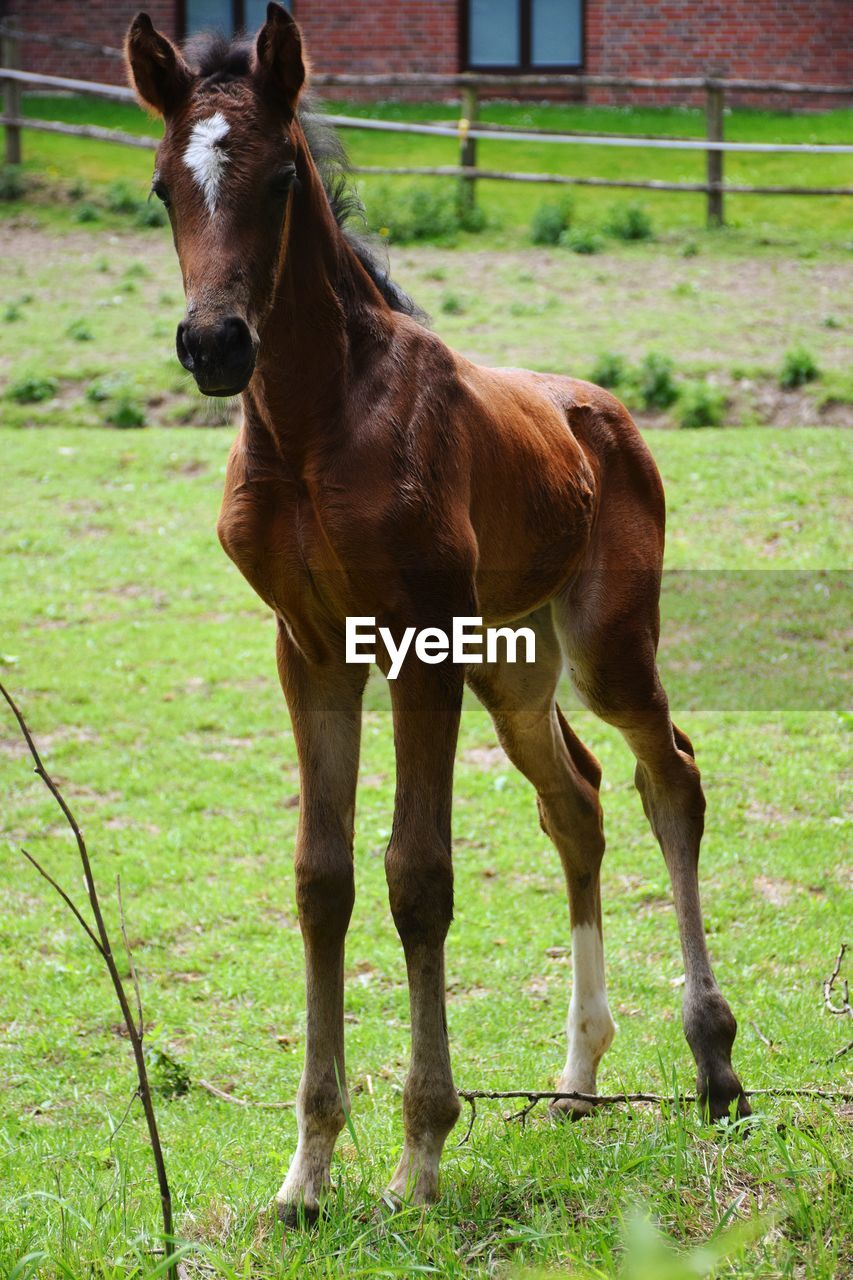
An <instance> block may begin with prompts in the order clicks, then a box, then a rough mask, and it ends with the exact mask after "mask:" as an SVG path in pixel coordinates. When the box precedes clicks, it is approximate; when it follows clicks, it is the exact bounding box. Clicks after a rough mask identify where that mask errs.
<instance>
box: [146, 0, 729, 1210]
mask: <svg viewBox="0 0 853 1280" xmlns="http://www.w3.org/2000/svg"><path fill="white" fill-rule="evenodd" d="M127 56H128V62H129V65H130V70H131V76H132V79H133V82H134V84H135V86H136V89H137V91H138V93H139V95H140V97H141V98H142V100H143V102H144V103H145V104H146V105H147V106H149V107H150V108H152V109H153V110H155V111H156V112H159V113H160V114H161V115H163V116H164V117H165V125H166V127H165V134H164V138H163V141H162V143H161V145H160V148H159V150H158V153H157V160H156V170H155V174H154V182H153V190H154V192H155V194H157V195H158V196H159V197H160V198H161V199H162V200H163V201H164V202H165V203H166V204H167V206H168V209H169V214H170V218H171V223H172V230H173V233H174V240H175V246H176V249H177V253H178V257H179V259H180V264H181V270H182V273H183V279H184V287H185V291H186V298H187V308H186V316H185V319H184V321H183V322H182V324H181V325H180V326H179V329H178V336H177V347H178V355H179V357H180V359H181V362H182V364H183V365H184V366H185V368H187V369H189V370H191V372H192V373H193V375H194V377H195V379H196V382H197V383H198V386H199V387H200V388H201V389H202V391H205V392H207V393H208V394H212V395H236V394H238V393H242V407H243V415H242V425H241V427H240V431H239V434H238V436H237V440H236V442H235V444H234V446H233V448H232V450H231V455H230V458H229V462H228V471H227V480H226V485H225V495H224V499H223V504H222V513H221V516H220V520H219V525H218V532H219V537H220V539H221V541H222V545H223V547H224V548H225V550H226V552H227V553H228V555H229V556H230V557H231V558H232V560H234V562H235V563H236V564H237V565H238V567H239V568H240V570H241V571H242V572H243V574H244V575H245V576H246V578H247V579H248V581H249V582H250V583H251V585H252V587H253V588H254V589H255V591H257V593H258V594H259V595H260V596H261V598H262V599H263V600H265V601H266V603H267V604H268V605H269V607H270V608H271V609H272V610H273V611H274V612H275V615H276V618H277V620H278V669H279V674H280V677H281V683H282V686H283V689H284V693H285V696H286V698H287V703H288V707H289V709H290V714H291V717H292V720H293V728H294V735H295V739H296V744H297V748H298V752H299V762H300V775H301V805H300V818H299V834H298V839H297V846H296V892H297V898H298V905H299V918H300V923H301V927H302V933H303V937H304V945H305V967H306V982H307V1001H308V1023H307V1039H306V1052H305V1068H304V1072H303V1076H302V1081H301V1084H300V1087H299V1095H298V1121H299V1142H298V1146H297V1149H296V1154H295V1155H294V1157H293V1161H292V1163H291V1165H290V1169H289V1172H288V1174H287V1178H286V1180H285V1183H284V1186H283V1187H282V1189H281V1191H280V1192H279V1197H278V1203H279V1208H280V1211H281V1214H282V1216H283V1217H284V1218H295V1217H296V1215H297V1213H303V1214H305V1215H307V1216H309V1217H311V1216H313V1215H315V1214H316V1212H317V1210H318V1205H319V1200H320V1197H321V1196H322V1193H323V1191H324V1190H325V1189H326V1188H327V1186H328V1184H329V1167H330V1162H331V1157H332V1151H333V1148H334V1145H335V1141H336V1139H337V1136H338V1134H339V1132H340V1130H341V1128H342V1126H343V1124H344V1115H345V1109H346V1108H347V1107H348V1105H349V1102H348V1096H347V1091H346V1082H345V1075H344V1035H343V999H344V939H345V935H346V931H347V926H348V924H349V920H350V914H351V911H352V907H353V899H354V879H353V857H352V849H353V817H354V805H355V791H356V778H357V772H358V756H359V736H360V728H361V700H362V692H363V689H364V684H365V679H366V673H367V667H365V666H364V665H353V664H348V663H347V662H346V660H345V643H344V636H345V624H346V620H347V618H351V617H364V616H368V617H374V618H375V619H376V620H377V624H379V625H384V626H385V627H387V628H388V629H389V631H390V633H391V634H392V635H393V636H394V637H395V638H399V636H400V635H402V633H403V632H404V631H405V629H406V628H407V627H410V626H414V627H417V628H418V629H421V628H424V627H438V628H441V629H442V630H443V631H445V632H446V633H450V632H451V629H452V623H453V619H454V617H460V616H463V617H479V618H482V619H483V620H484V623H485V624H487V625H498V624H502V623H509V622H517V621H519V620H524V624H525V625H526V626H528V627H530V628H532V629H533V630H534V632H535V636H536V641H537V643H536V661H535V664H531V665H526V664H518V665H513V664H511V663H510V662H509V661H497V662H491V663H483V664H471V665H467V664H464V663H460V662H454V661H452V660H451V658H450V657H448V658H447V659H446V660H444V661H441V662H437V663H427V662H424V661H420V660H419V659H418V658H417V657H416V656H415V655H414V654H410V655H409V656H408V657H407V659H406V661H405V662H404V664H403V667H402V669H401V671H400V673H399V676H398V678H397V679H395V680H393V681H390V682H389V685H390V690H391V701H392V707H393V723H394V742H395V748H396V758H397V790H396V799H395V809H394V824H393V832H392V835H391V840H390V843H389V846H388V851H387V854H386V858H385V867H386V871H387V877H388V887H389V894H390V901H391V911H392V913H393V917H394V921H395V924H396V926H397V929H398V931H399V934H400V938H401V940H402V944H403V950H404V953H405V959H406V968H407V971H408V979H409V991H410V998H411V1022H412V1061H411V1068H410V1070H409V1074H408V1077H407V1080H406V1087H405V1093H404V1101H403V1109H404V1119H405V1143H404V1149H403V1155H402V1159H401V1160H400V1164H399V1166H398V1168H397V1171H396V1173H395V1174H394V1176H393V1178H392V1180H391V1184H390V1191H391V1193H392V1194H393V1195H394V1196H396V1197H399V1198H405V1199H409V1200H411V1201H414V1202H416V1203H425V1202H429V1201H431V1200H433V1199H434V1198H435V1197H436V1195H437V1192H438V1165H439V1158H440V1155H441V1150H442V1147H443V1145H444V1141H445V1139H446V1137H447V1135H448V1133H449V1132H450V1130H451V1128H452V1127H453V1124H454V1122H455V1121H456V1118H457V1115H458V1113H459V1100H458V1098H457V1094H456V1091H455V1089H454V1085H453V1077H452V1075H451V1069H450V1053H449V1049H448V1039H447V1023H446V1017H445V992H444V941H445V937H446V934H447V931H448V928H449V925H450V921H451V918H452V913H453V869H452V863H451V835H450V826H451V823H450V816H451V794H452V781H453V763H454V755H455V750H456V739H457V730H458V726H459V714H460V707H461V703H462V692H463V685H464V682H465V680H466V679H467V681H468V683H469V684H470V686H471V688H472V689H473V690H474V692H475V693H476V694H477V696H478V697H479V698H480V699H481V700H482V702H483V703H484V705H485V706H486V707H487V708H488V710H489V712H490V713H491V715H492V717H493V718H494V722H495V725H496V727H497V732H498V735H499V737H500V740H501V742H502V744H503V746H504V748H505V750H506V752H507V754H508V755H509V757H510V759H511V760H512V761H513V762H514V764H515V765H516V766H517V767H518V768H519V769H520V770H521V772H522V773H523V774H524V775H525V776H526V777H527V778H528V779H529V780H530V782H531V783H532V784H533V786H534V788H535V790H536V794H537V798H538V804H539V814H540V820H541V823H542V826H543V828H544V830H545V831H546V832H547V833H548V835H549V836H550V837H551V839H552V840H553V842H554V844H555V845H556V846H557V851H558V853H559V855H560V859H561V861H562V865H563V870H564V872H565V877H566V884H567V888H568V896H569V906H570V911H571V927H572V956H573V966H574V967H573V991H572V997H571V1003H570V1006H569V1014H568V1056H567V1059H566V1065H565V1067H564V1068H563V1071H562V1074H561V1075H560V1077H559V1081H558V1089H559V1091H565V1092H572V1091H578V1092H584V1093H594V1092H595V1087H596V1071H597V1068H598V1064H599V1062H600V1060H601V1057H602V1055H603V1053H604V1052H605V1050H606V1049H607V1047H608V1045H609V1044H610V1042H611V1040H612V1038H613V1034H614V1025H613V1020H612V1018H611V1016H610V1010H609V1008H608V1004H607V993H606V988H605V980H604V951H603V946H602V936H601V901H600V892H599V872H600V866H601V860H602V857H603V854H604V836H603V833H602V815H601V806H600V803H599V793H598V791H599V782H600V778H601V770H600V768H599V765H598V762H597V760H596V759H595V757H594V756H593V755H592V753H591V752H590V751H589V750H588V749H587V748H586V747H585V746H584V745H583V743H582V742H581V741H580V740H579V739H578V738H577V737H576V736H575V734H574V733H573V732H572V730H571V728H570V727H569V725H568V724H567V722H566V720H565V718H564V716H563V714H562V712H561V710H560V708H559V707H558V705H557V702H556V700H555V691H556V688H557V682H558V679H559V677H560V674H561V671H562V670H563V668H564V665H565V666H567V667H568V670H569V673H570V675H571V679H572V682H573V684H574V687H575V689H576V691H577V693H578V695H579V697H580V699H581V701H582V702H583V703H584V704H585V705H586V706H588V707H590V708H592V710H593V711H595V712H596V713H597V714H598V715H599V716H601V717H602V718H603V719H604V720H606V721H607V722H608V723H610V724H613V725H616V726H617V727H618V728H619V729H620V730H621V731H622V733H623V734H624V735H625V738H626V739H627V741H628V743H629V745H630V747H631V750H632V751H633V753H634V755H635V756H636V760H637V766H636V774H635V778H636V784H637V787H638V788H639V791H640V795H641V796H642V801H643V807H644V809H645V811H646V815H647V817H648V819H649V822H650V823H651V826H652V828H653V831H654V834H655V836H656V837H657V839H658V841H659V842H660V846H661V849H662V850H663V855H664V858H665V859H666V864H667V867H668V869H669V873H670V876H671V879H672V885H673V891H674V896H675V905H676V909H677V913H678V925H679V931H680V935H681V945H682V950H683V954H684V970H685V980H686V981H685V989H684V1010H683V1019H684V1030H685V1034H686V1036H687V1040H688V1042H689V1044H690V1048H691V1049H692V1051H693V1055H694V1057H695V1059H696V1062H697V1066H698V1088H699V1093H700V1096H701V1098H702V1100H703V1102H704V1104H705V1106H706V1107H707V1109H708V1111H709V1113H710V1115H711V1116H712V1117H714V1118H717V1117H721V1116H725V1115H726V1114H728V1113H729V1110H730V1107H731V1105H732V1104H734V1108H735V1110H736V1111H737V1113H738V1114H740V1115H745V1114H748V1111H749V1107H748V1104H747V1102H746V1099H745V1098H744V1095H743V1091H742V1089H741V1086H740V1083H739V1081H738V1079H737V1076H736V1075H735V1074H734V1071H733V1069H732V1064H731V1049H732V1044H733V1041H734V1038H735V1030H736V1024H735V1020H734V1017H733V1016H732V1013H731V1011H730V1009H729V1006H728V1004H727V1003H726V1001H725V999H724V998H723V996H722V994H721V992H720V989H719V987H718V986H717V982H716V980H715V978H714V974H713V972H712V969H711V964H710V961H709V958H708V951H707V947H706V945H705V933H704V929H703V923H702V914H701V909H700V904H699V885H698V874H697V864H698V858H699V842H700V839H701V836H702V828H703V813H704V809H705V801H704V797H703V794H702V787H701V785H700V781H699V770H698V769H697V767H696V764H695V763H694V759H693V748H692V747H691V745H690V740H689V739H688V737H687V735H686V734H684V733H682V732H681V730H680V729H677V728H676V727H675V726H674V725H673V723H672V721H671V719H670V715H669V709H668V705H667V699H666V694H665V693H664V690H663V688H662V686H661V683H660V680H659V678H658V672H657V668H656V665H655V653H656V649H657V642H658V628H659V620H658V596H659V588H660V576H661V563H662V558H663V545H664V495H663V489H662V486H661V481H660V478H659V476H658V472H657V470H656V468H655V464H654V462H653V460H652V458H651V456H650V454H649V451H648V449H647V448H646V446H645V444H644V443H643V440H642V437H641V436H640V434H639V432H638V431H637V429H636V427H635V426H634V424H633V422H632V421H631V418H630V416H629V415H628V413H627V412H626V410H625V409H624V408H623V406H622V405H621V404H620V403H619V402H618V401H617V400H615V399H614V398H613V396H611V395H609V394H608V393H607V392H606V391H602V390H600V389H599V388H597V387H594V386H591V385H590V384H589V383H586V382H578V381H575V380H574V379H571V378H565V377H558V376H550V375H544V374H537V373H529V372H526V371H523V370H498V369H483V368H479V367H477V366H476V365H473V364H471V363H470V362H469V361H467V360H465V359H463V358H462V357H461V356H459V355H456V354H455V353H454V352H452V351H449V350H448V348H447V347H446V346H445V345H444V344H443V343H442V342H441V341H440V339H439V338H437V337H436V336H435V335H434V334H432V333H430V332H429V331H428V330H427V329H426V328H424V327H423V325H422V324H420V323H419V322H418V320H417V318H416V317H415V315H413V311H414V308H413V306H412V305H411V304H410V303H409V302H408V300H407V299H406V298H405V297H404V295H402V294H401V293H400V291H399V290H397V289H396V287H395V286H394V285H393V284H392V283H391V282H390V281H389V280H388V279H387V277H386V276H385V275H384V274H383V272H382V271H381V270H380V269H379V267H378V266H377V264H376V262H375V261H374V260H373V259H372V257H371V256H370V255H369V252H368V251H367V250H366V249H365V247H364V246H363V245H360V244H359V242H358V241H357V240H356V239H355V238H354V237H353V236H352V235H351V234H350V233H349V232H348V231H346V230H345V229H344V228H343V226H342V222H343V218H344V212H345V211H344V209H343V204H344V203H345V198H343V197H342V194H341V190H340V187H337V188H335V186H334V179H333V178H332V179H330V178H329V177H328V175H326V179H325V181H324V179H323V176H321V172H320V169H319V168H318V162H319V163H321V161H320V158H319V156H318V155H317V154H312V139H313V138H314V137H317V136H319V135H317V133H316V125H311V123H310V122H309V118H308V117H305V116H304V115H300V114H298V113H297V101H298V98H299V94H300V91H301V90H302V88H303V82H304V79H305V74H306V73H305V63H304V59H303V52H302V44H301V38H300V33H299V28H298V27H297V25H296V23H295V22H294V21H293V19H292V18H291V17H290V16H289V15H288V14H287V13H286V11H285V10H284V9H282V8H280V7H279V6H277V5H275V4H270V5H269V8H268V12H267V19H266V22H265V24H264V26H263V27H262V29H261V31H260V33H259V34H258V37H257V42H256V44H255V46H254V48H252V47H250V46H248V45H230V46H228V45H225V44H222V43H220V44H217V43H215V42H208V44H207V46H206V47H205V48H204V49H201V50H199V51H198V52H197V55H196V60H195V62H193V61H192V55H190V54H188V58H190V61H189V62H188V61H186V60H185V59H184V57H183V55H182V54H181V53H180V52H178V50H177V49H176V48H175V47H174V46H173V45H172V44H171V43H170V42H169V41H168V40H167V39H166V38H165V37H164V36H162V35H161V34H159V33H158V32H156V31H155V30H154V28H153V26H152V25H151V22H150V20H149V19H148V17H147V16H146V15H145V14H140V15H139V16H138V17H137V18H136V19H135V21H134V22H133V24H132V26H131V28H130V31H129V34H128V40H127ZM306 135H307V136H306ZM317 150H318V147H317V146H316V145H315V146H314V151H315V152H316V151H317ZM327 150H328V148H327ZM377 663H378V665H379V666H380V667H382V669H383V670H384V671H385V672H386V673H387V671H388V666H389V662H388V658H387V655H384V654H381V653H379V652H377ZM558 1109H559V1110H560V1111H563V1112H567V1113H569V1114H571V1115H577V1114H580V1113H583V1112H584V1111H586V1110H588V1109H589V1107H588V1106H585V1105H583V1104H580V1103H572V1102H565V1101H564V1102H562V1103H560V1104H559V1108H558Z"/></svg>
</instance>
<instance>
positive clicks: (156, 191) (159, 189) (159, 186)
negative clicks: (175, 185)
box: [151, 178, 172, 209]
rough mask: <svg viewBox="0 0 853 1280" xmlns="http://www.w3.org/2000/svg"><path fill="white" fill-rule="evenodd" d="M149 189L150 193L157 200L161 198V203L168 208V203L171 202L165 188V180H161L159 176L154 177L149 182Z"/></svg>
mask: <svg viewBox="0 0 853 1280" xmlns="http://www.w3.org/2000/svg"><path fill="white" fill-rule="evenodd" d="M151 191H152V194H153V195H155V196H156V197H157V199H158V200H162V202H163V204H164V205H165V206H166V208H167V209H168V207H169V205H170V204H171V203H172V202H171V200H170V199H169V192H168V190H167V188H166V184H165V182H163V181H162V179H160V178H155V179H154V181H153V182H152V184H151Z"/></svg>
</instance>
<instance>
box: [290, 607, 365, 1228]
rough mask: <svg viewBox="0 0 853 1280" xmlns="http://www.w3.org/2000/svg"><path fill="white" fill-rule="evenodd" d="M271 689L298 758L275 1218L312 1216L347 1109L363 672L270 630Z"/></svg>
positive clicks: (327, 1183) (324, 1188) (316, 1207)
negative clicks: (293, 946) (291, 1043)
mask: <svg viewBox="0 0 853 1280" xmlns="http://www.w3.org/2000/svg"><path fill="white" fill-rule="evenodd" d="M278 660H279V674H280V676H281V683H282V687H283V689H284V692H285V695H286V697H287V702H288V706H289V709H290V714H291V718H292V721H293V734H294V737H295V739H296V747H297V750H298V752H299V774H300V805H299V834H298V837H297V844H296V898H297V903H298V907H299V923H300V926H301V929H302V941H303V944H304V947H305V985H306V998H307V1023H306V1032H305V1067H304V1070H303V1073H302V1080H301V1082H300V1085H299V1092H298V1094H297V1099H296V1117H297V1121H298V1125H299V1142H298V1145H297V1148H296V1153H295V1155H294V1157H293V1160H292V1161H291V1164H290V1168H289V1169H288V1172H287V1177H286V1179H285V1181H284V1185H283V1186H282V1188H281V1190H280V1191H279V1193H278V1197H277V1203H278V1212H279V1217H280V1218H281V1219H282V1220H283V1221H284V1222H290V1223H293V1222H295V1221H296V1220H297V1219H298V1216H299V1213H300V1212H302V1213H303V1214H304V1215H305V1216H306V1217H307V1218H309V1219H313V1218H315V1217H316V1216H317V1213H318V1211H319V1201H320V1197H321V1195H322V1193H323V1192H324V1191H325V1190H326V1188H327V1187H328V1185H329V1168H330V1164H331V1160H332V1152H333V1150H334V1147H335V1142H336V1141H337V1137H338V1134H339V1133H340V1131H341V1129H342V1128H343V1126H344V1120H345V1110H346V1108H347V1107H348V1106H349V1097H348V1094H347V1089H346V1076H345V1072H344V1007H343V1001H344V938H345V936H346V932H347V927H348V925H349V920H350V914H351V912H352V905H353V898H354V894H355V887H354V880H353V860H352V845H353V815H354V806H355V787H356V779H357V776H358V753H359V740H360V733H361V694H362V690H363V688H364V683H365V678H366V674H367V671H366V668H365V667H345V666H344V665H343V664H340V665H337V666H336V665H333V664H332V663H329V664H327V665H326V666H324V667H323V668H322V669H319V670H318V669H317V668H314V667H312V666H311V664H310V663H308V662H306V660H305V659H304V658H303V656H302V654H301V653H300V652H299V651H298V650H297V648H296V647H295V645H294V644H293V643H292V642H291V641H290V639H289V637H288V635H287V632H286V631H285V629H284V627H283V626H282V625H281V624H279V629H278Z"/></svg>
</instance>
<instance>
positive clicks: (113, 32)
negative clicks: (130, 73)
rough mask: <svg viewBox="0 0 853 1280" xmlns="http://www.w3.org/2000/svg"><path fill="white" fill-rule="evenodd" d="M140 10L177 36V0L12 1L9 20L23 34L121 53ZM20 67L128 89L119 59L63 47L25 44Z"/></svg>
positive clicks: (7, 8)
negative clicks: (106, 48) (125, 85)
mask: <svg viewBox="0 0 853 1280" xmlns="http://www.w3.org/2000/svg"><path fill="white" fill-rule="evenodd" d="M140 9H145V11H146V12H147V13H148V14H149V15H150V16H151V19H152V21H153V22H154V24H155V26H158V27H159V28H160V29H161V31H165V32H166V34H167V35H174V33H175V18H176V5H175V3H174V0H41V2H40V3H39V4H33V3H32V0H7V3H6V5H5V8H4V9H3V16H4V19H5V20H6V21H8V22H10V23H12V24H14V26H15V27H17V28H19V29H20V30H22V31H35V32H37V33H39V34H44V35H55V36H57V37H58V38H59V39H60V40H62V39H63V38H64V39H66V40H87V41H91V42H92V43H94V44H100V45H108V46H111V47H113V48H118V49H120V48H121V47H122V45H123V43H124V35H125V32H126V31H127V28H128V27H129V26H130V22H131V19H132V18H133V17H134V16H135V15H136V14H137V13H138V12H139V10H140ZM21 66H22V67H23V69H24V70H25V71H40V72H42V73H43V74H45V75H50V76H71V77H72V78H74V79H76V80H97V81H100V82H101V83H105V84H124V82H125V79H124V63H123V61H122V59H120V58H110V57H106V56H102V55H99V54H93V53H88V52H83V51H81V50H78V49H73V48H70V47H68V46H65V47H63V46H62V45H60V46H58V47H57V46H55V45H48V44H42V43H38V44H37V43H36V42H35V41H26V40H22V41H21Z"/></svg>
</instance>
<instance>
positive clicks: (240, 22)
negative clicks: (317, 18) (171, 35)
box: [175, 0, 296, 40]
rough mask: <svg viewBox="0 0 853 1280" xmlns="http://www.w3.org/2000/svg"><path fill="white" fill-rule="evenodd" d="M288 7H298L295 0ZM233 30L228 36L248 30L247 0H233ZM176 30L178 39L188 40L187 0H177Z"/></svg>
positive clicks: (291, 0)
mask: <svg viewBox="0 0 853 1280" xmlns="http://www.w3.org/2000/svg"><path fill="white" fill-rule="evenodd" d="M287 8H288V9H289V10H290V12H291V13H293V11H294V9H295V8H296V4H295V0H290V4H288V5H287ZM231 26H232V29H231V31H226V32H225V34H226V35H227V36H234V35H235V34H238V33H239V34H245V31H246V0H231ZM175 31H176V33H177V38H178V40H186V38H187V0H175Z"/></svg>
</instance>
